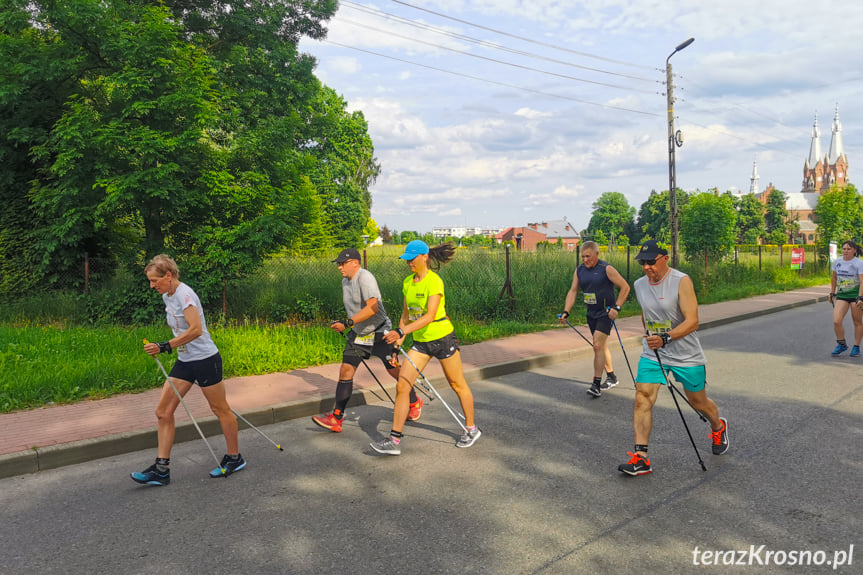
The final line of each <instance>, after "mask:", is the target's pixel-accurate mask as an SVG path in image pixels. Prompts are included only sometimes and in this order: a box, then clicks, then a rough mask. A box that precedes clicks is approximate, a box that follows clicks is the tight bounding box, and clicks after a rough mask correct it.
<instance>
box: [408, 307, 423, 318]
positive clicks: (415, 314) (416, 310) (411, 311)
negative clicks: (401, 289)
mask: <svg viewBox="0 0 863 575" xmlns="http://www.w3.org/2000/svg"><path fill="white" fill-rule="evenodd" d="M422 316H423V308H421V307H409V308H408V318H409V319H410V320H411V321H416V320H418V319H419V318H421V317H422Z"/></svg>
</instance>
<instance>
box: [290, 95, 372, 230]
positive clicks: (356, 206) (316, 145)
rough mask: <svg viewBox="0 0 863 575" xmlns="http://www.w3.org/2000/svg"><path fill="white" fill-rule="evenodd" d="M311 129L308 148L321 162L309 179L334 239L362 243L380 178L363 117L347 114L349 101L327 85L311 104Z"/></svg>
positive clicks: (355, 113)
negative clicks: (374, 186)
mask: <svg viewBox="0 0 863 575" xmlns="http://www.w3.org/2000/svg"><path fill="white" fill-rule="evenodd" d="M309 131H310V136H311V137H310V139H309V141H307V142H306V143H305V147H306V149H307V150H309V151H310V153H312V154H313V156H314V157H315V159H316V160H317V164H316V165H315V169H314V170H312V172H311V178H312V181H313V182H314V183H315V185H316V187H317V188H318V191H319V193H320V194H321V197H322V199H323V202H324V210H325V212H326V214H327V217H328V218H329V221H330V224H331V226H332V229H333V231H334V233H335V241H336V243H337V245H339V246H342V247H347V246H355V245H358V244H359V243H360V236H361V235H362V234H364V233H367V232H366V231H365V230H364V228H365V226H366V223H367V221H368V219H369V214H370V213H371V204H372V201H371V193H370V192H369V188H370V187H371V186H372V185H373V184H374V182H375V180H376V179H377V177H378V174H380V165H379V164H378V162H377V159H376V158H375V157H374V145H373V144H372V139H371V137H370V136H369V134H368V124H367V123H366V120H365V117H364V116H363V113H362V112H359V111H356V112H348V111H347V102H345V100H344V99H343V98H342V97H341V96H339V95H338V94H336V92H335V91H334V90H332V89H331V88H328V87H326V86H324V87H322V88H321V89H320V90H319V92H318V94H317V97H316V98H315V99H314V100H313V102H312V106H311V119H310V125H309ZM370 235H371V234H370ZM376 237H377V234H375V235H374V236H373V237H371V239H372V240H374V239H375V238H376Z"/></svg>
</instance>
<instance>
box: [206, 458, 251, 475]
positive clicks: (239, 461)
mask: <svg viewBox="0 0 863 575" xmlns="http://www.w3.org/2000/svg"><path fill="white" fill-rule="evenodd" d="M245 466H246V460H245V459H243V456H242V455H239V454H237V458H236V459H231V458H230V457H228V455H227V454H226V455H225V456H224V457H223V458H222V464H221V467H217V468H215V469H214V470H212V471H211V472H210V477H221V476H222V475H224V476H225V477H227V476H228V475H230V474H231V473H234V472H236V471H239V470H241V469H243V468H244V467H245ZM223 470H224V472H223Z"/></svg>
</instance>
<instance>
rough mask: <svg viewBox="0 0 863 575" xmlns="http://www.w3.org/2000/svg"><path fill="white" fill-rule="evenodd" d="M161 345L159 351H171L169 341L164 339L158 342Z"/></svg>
mask: <svg viewBox="0 0 863 575" xmlns="http://www.w3.org/2000/svg"><path fill="white" fill-rule="evenodd" d="M156 345H158V346H159V353H171V344H170V343H169V342H167V341H163V342H162V343H157V344H156Z"/></svg>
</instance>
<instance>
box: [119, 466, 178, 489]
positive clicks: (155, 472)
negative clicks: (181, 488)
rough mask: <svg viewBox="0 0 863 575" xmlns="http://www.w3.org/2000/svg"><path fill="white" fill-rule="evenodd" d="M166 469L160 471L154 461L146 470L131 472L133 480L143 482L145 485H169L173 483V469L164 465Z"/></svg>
mask: <svg viewBox="0 0 863 575" xmlns="http://www.w3.org/2000/svg"><path fill="white" fill-rule="evenodd" d="M163 469H164V471H159V469H158V468H157V467H156V464H155V463H154V464H153V465H151V466H150V467H148V468H147V469H145V470H144V471H141V472H140V473H139V472H137V471H136V472H134V473H130V474H129V476H130V477H131V478H132V481H136V482H138V483H143V484H144V485H157V486H158V485H168V484H169V483H171V470H170V469H168V468H167V467H163Z"/></svg>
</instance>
